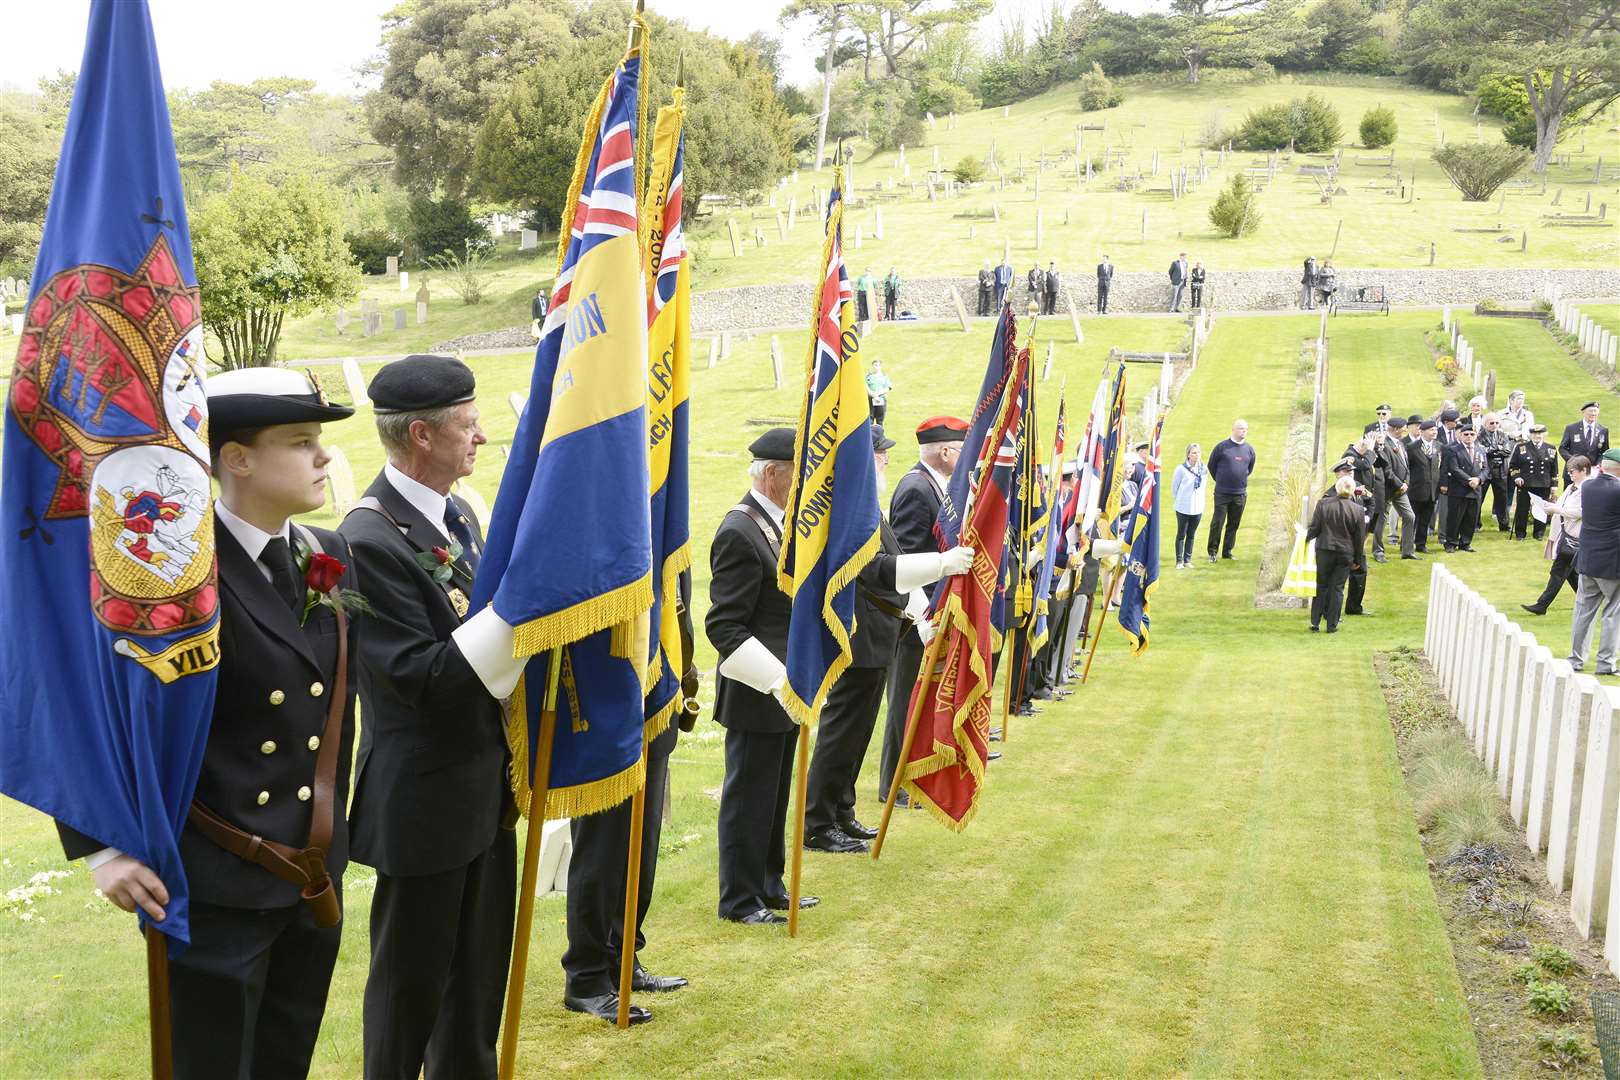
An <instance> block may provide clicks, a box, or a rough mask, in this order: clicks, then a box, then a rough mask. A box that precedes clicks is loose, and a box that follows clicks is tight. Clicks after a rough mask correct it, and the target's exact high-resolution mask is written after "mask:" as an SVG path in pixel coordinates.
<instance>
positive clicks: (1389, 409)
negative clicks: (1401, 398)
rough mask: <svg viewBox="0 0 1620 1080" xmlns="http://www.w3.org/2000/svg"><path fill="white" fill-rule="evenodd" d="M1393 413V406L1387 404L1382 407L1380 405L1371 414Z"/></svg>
mask: <svg viewBox="0 0 1620 1080" xmlns="http://www.w3.org/2000/svg"><path fill="white" fill-rule="evenodd" d="M1394 411H1395V406H1393V405H1390V404H1387V403H1386V404H1383V405H1380V406H1378V407H1377V408H1376V409H1374V410H1373V412H1394Z"/></svg>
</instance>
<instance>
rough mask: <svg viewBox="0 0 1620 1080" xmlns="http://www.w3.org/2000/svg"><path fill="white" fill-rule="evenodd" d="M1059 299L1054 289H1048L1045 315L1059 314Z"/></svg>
mask: <svg viewBox="0 0 1620 1080" xmlns="http://www.w3.org/2000/svg"><path fill="white" fill-rule="evenodd" d="M1057 298H1058V294H1057V292H1056V291H1054V290H1052V289H1048V290H1047V291H1046V311H1045V313H1046V314H1047V315H1056V314H1057Z"/></svg>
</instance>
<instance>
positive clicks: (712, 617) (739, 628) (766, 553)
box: [703, 492, 794, 733]
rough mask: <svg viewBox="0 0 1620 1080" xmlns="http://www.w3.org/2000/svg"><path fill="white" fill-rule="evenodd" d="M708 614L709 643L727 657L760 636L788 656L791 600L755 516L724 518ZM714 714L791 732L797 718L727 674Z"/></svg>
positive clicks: (714, 553) (750, 497)
mask: <svg viewBox="0 0 1620 1080" xmlns="http://www.w3.org/2000/svg"><path fill="white" fill-rule="evenodd" d="M743 501H744V502H747V503H749V504H750V505H752V506H753V507H754V509H756V510H757V511H759V513H760V515H761V516H762V517H764V518H765V520H766V522H767V524H770V525H771V526H772V533H773V535H774V536H775V538H776V542H777V544H780V543H781V539H782V534H781V530H780V529H777V528H775V525H774V523H773V522H771V520H770V515H769V514H767V513H766V512H765V508H764V507H763V506H762V505H760V503H759V501H758V500H757V499H755V498H754V493H753V492H749V493H748V494H747V495H744V496H743ZM709 571H710V578H709V613H708V615H707V617H706V618H705V619H704V622H703V629H704V632H705V633H707V634H708V636H709V643H710V644H711V645H713V646H714V648H715V651H716V652H718V653H719V654H720V659H721V660H722V661H724V660H725V659H726V658H727V657H729V656H730V655H731V654H732V653H734V652H736V651H737V648H738V646H740V645H742V643H743V642H745V641H747V640H748V639H749V638H751V637H754V638H758V639H759V640H760V643H761V644H763V645H764V646H765V647H766V648H767V649H769V650H770V651H771V652H772V654H773V655H775V657H776V658H777V659H778V660H782V661H786V659H787V641H788V622H789V620H790V619H791V617H792V614H793V603H792V601H791V600H789V599H788V596H787V594H786V593H784V592H783V591H782V590H781V589H780V588H778V587H777V584H776V555H775V553H773V552H772V550H771V545H770V543H769V542H767V541H766V539H765V536H764V534H763V533H761V532H760V529H759V526H758V525H757V524H755V523H754V519H753V518H751V517H749V516H748V515H747V514H745V513H743V512H742V511H741V510H735V509H734V510H731V511H729V512H728V513H727V514H726V516H725V517H724V518H723V519H722V520H721V522H720V529H719V531H718V532H716V533H715V534H714V544H713V545H712V546H711V547H710V548H709ZM714 718H715V721H716V722H717V723H719V724H720V725H721V726H722V727H726V728H730V729H732V730H734V731H759V732H778V733H781V732H788V731H792V730H793V728H794V723H793V721H792V719H791V718H789V716H788V714H787V713H786V712H785V711H784V710H783V708H782V706H780V705H778V704H777V703H776V699H775V698H773V697H771V695H769V694H762V693H760V692H759V691H757V690H755V689H753V688H752V687H750V686H746V685H744V684H743V683H740V682H736V681H734V680H732V679H728V678H726V677H725V676H724V675H722V676H720V677H719V679H718V680H717V685H716V687H715V698H714Z"/></svg>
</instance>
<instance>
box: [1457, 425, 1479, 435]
mask: <svg viewBox="0 0 1620 1080" xmlns="http://www.w3.org/2000/svg"><path fill="white" fill-rule="evenodd" d="M1457 434H1459V435H1477V434H1479V432H1477V431H1475V430H1474V426H1473V425H1472V424H1470V425H1468V426H1467V427H1460V428H1458V429H1457Z"/></svg>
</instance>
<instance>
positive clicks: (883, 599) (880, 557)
mask: <svg viewBox="0 0 1620 1080" xmlns="http://www.w3.org/2000/svg"><path fill="white" fill-rule="evenodd" d="M879 521H880V525H879V527H878V528H879V535H880V538H881V542H882V545H883V546H882V550H880V551H879V552H878V553H877V554H876V555H874V556H872V561H871V562H869V563H867V564H866V566H865V567H863V568H862V569H861V575H860V577H859V578H857V579H856V582H857V584H856V586H855V636H854V637H853V638H851V639H850V643H849V645H850V654H851V655H850V665H851V666H852V667H869V668H886V667H888V666H889V662H890V661H891V660H893V659H894V646H895V643H896V642H897V641H899V639H900V632H901V630H902V629H904V627H905V625H906V622H905V620H904V619H902V618H901V617H900V616H898V615H896V614H895V613H894V611H893V610H892V609H894V608H900V609H901V610H904V609H905V606H906V599H907V598H906V595H905V594H904V593H899V592H896V591H895V589H894V560H895V557H896V556H897V555H899V554H900V553H901V552H900V542H899V541H898V540H896V539H895V536H894V530H893V529H892V528H890V527H889V523H888V522H887V521H882V519H881V518H880V519H879Z"/></svg>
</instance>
